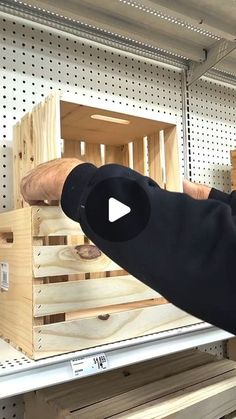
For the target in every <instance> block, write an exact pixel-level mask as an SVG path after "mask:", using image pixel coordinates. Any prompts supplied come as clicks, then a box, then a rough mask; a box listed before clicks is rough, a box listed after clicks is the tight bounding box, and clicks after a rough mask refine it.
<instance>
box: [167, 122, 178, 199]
mask: <svg viewBox="0 0 236 419" xmlns="http://www.w3.org/2000/svg"><path fill="white" fill-rule="evenodd" d="M164 143H165V148H164V149H165V170H166V189H167V190H168V191H172V192H179V191H180V190H181V178H180V166H179V155H178V143H177V133H176V127H171V128H166V129H165V131H164Z"/></svg>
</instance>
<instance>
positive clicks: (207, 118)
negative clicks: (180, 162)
mask: <svg viewBox="0 0 236 419" xmlns="http://www.w3.org/2000/svg"><path fill="white" fill-rule="evenodd" d="M235 103H236V88H235V87H233V86H227V85H223V84H219V83H216V82H213V81H210V80H208V79H201V80H198V81H197V82H196V83H195V84H194V85H192V86H191V88H190V90H189V121H188V123H189V125H188V130H189V142H188V146H189V158H190V162H189V167H190V177H191V179H192V180H193V181H195V182H201V183H205V184H208V185H211V186H214V187H216V188H218V189H221V190H223V191H225V192H229V191H230V187H231V179H230V169H231V166H230V150H232V149H235V148H236V129H235V121H236V106H235Z"/></svg>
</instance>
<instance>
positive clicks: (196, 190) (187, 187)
mask: <svg viewBox="0 0 236 419" xmlns="http://www.w3.org/2000/svg"><path fill="white" fill-rule="evenodd" d="M183 190H184V192H185V193H186V194H187V195H189V196H191V197H192V198H194V199H216V200H217V201H220V202H223V203H225V204H227V205H229V206H230V207H231V210H232V214H233V215H236V191H233V192H231V194H227V193H225V192H221V191H219V190H217V189H215V188H210V187H209V186H206V185H199V184H196V183H192V182H189V181H188V180H184V182H183Z"/></svg>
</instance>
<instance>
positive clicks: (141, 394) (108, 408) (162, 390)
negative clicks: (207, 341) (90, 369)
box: [71, 360, 236, 419]
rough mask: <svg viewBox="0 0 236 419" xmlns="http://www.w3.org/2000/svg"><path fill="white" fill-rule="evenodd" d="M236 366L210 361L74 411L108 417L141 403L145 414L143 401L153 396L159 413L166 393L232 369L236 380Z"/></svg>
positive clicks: (133, 408) (226, 362)
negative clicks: (207, 363) (160, 404)
mask: <svg viewBox="0 0 236 419" xmlns="http://www.w3.org/2000/svg"><path fill="white" fill-rule="evenodd" d="M235 367H236V364H235V363H234V362H229V361H228V360H223V361H219V362H213V363H211V364H209V365H204V366H200V367H197V368H194V369H193V370H188V371H185V372H181V373H179V374H174V375H172V376H171V377H168V378H163V379H162V380H159V381H154V382H152V383H149V384H146V385H144V386H142V387H138V388H135V389H133V390H130V391H128V392H126V393H123V394H120V395H117V396H115V397H112V398H109V399H104V400H103V401H101V402H99V403H96V404H91V405H90V406H87V407H85V408H83V409H82V410H80V411H79V412H78V411H77V412H73V414H72V416H71V417H73V418H77V417H78V414H80V417H82V418H83V419H90V418H108V417H111V416H113V415H117V414H119V413H120V412H121V411H123V412H125V415H127V414H129V413H130V411H131V412H132V410H135V408H137V410H138V409H139V406H140V409H141V410H142V412H143V413H144V415H145V413H146V412H145V411H144V409H143V408H142V405H144V406H145V405H146V404H147V403H149V402H152V401H153V400H155V401H156V405H157V406H156V413H157V414H158V413H159V407H158V404H159V402H161V399H162V398H163V397H165V396H166V397H168V396H167V395H172V396H173V397H174V393H176V392H178V391H183V390H184V389H186V388H188V387H190V386H191V387H192V386H194V385H197V384H199V383H204V381H206V380H210V379H212V378H213V377H220V376H221V375H222V374H224V373H226V372H228V371H231V370H233V372H234V376H235V380H236V371H235ZM203 385H204V384H203ZM172 396H171V397H172ZM169 397H170V396H169ZM171 397H170V399H171ZM235 404H236V402H235ZM131 409H132V410H131ZM121 415H122V413H121ZM120 417H122V416H120ZM152 417H153V416H152ZM158 417H161V416H158Z"/></svg>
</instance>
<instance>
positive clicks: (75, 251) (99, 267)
mask: <svg viewBox="0 0 236 419" xmlns="http://www.w3.org/2000/svg"><path fill="white" fill-rule="evenodd" d="M114 269H119V266H118V265H117V264H116V263H115V262H113V261H112V260H111V259H109V258H108V257H107V256H106V255H104V253H102V252H101V251H100V250H99V249H98V248H97V247H96V246H92V245H78V246H34V247H33V272H34V276H35V278H39V277H42V276H56V275H69V274H77V273H83V272H99V271H102V272H104V271H112V270H114Z"/></svg>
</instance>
